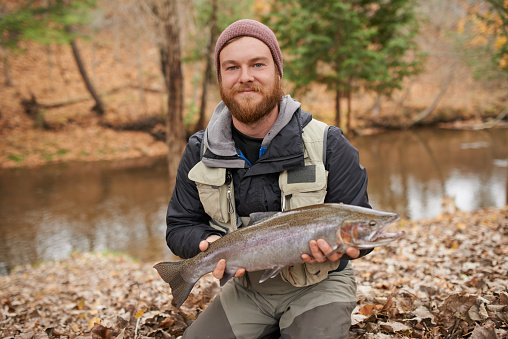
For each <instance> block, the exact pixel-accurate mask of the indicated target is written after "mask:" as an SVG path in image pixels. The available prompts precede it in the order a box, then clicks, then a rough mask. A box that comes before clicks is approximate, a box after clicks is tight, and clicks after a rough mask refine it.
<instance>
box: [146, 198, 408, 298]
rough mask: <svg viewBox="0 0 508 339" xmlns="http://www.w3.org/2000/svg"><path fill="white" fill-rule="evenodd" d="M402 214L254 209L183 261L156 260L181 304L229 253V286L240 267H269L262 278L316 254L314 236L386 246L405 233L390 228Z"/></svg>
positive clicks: (339, 248) (337, 207) (337, 208)
mask: <svg viewBox="0 0 508 339" xmlns="http://www.w3.org/2000/svg"><path fill="white" fill-rule="evenodd" d="M398 218H399V217H398V216H397V215H396V214H394V213H388V212H381V211H376V210H372V209H368V208H363V207H358V206H352V205H343V204H322V205H314V206H307V207H303V208H298V209H294V210H291V211H288V212H268V213H264V212H261V213H253V214H251V222H250V224H249V227H245V228H240V229H238V230H237V231H234V232H232V233H229V234H227V235H225V236H223V237H222V238H220V239H218V240H217V241H214V242H212V243H211V244H210V246H209V247H208V249H207V250H206V251H204V252H201V253H199V254H198V255H196V256H195V257H193V258H190V259H187V260H183V261H179V262H160V263H158V264H156V265H155V266H154V268H155V269H156V270H157V272H159V275H160V276H161V278H162V279H163V280H164V281H165V282H167V283H168V284H169V285H170V287H171V291H172V294H173V304H174V305H175V306H176V307H180V306H181V305H182V304H183V303H184V302H185V300H186V299H187V297H188V295H189V294H190V292H191V290H192V288H193V287H194V284H195V283H196V282H197V281H198V280H199V278H201V277H202V276H203V275H205V274H207V273H209V272H212V271H213V269H214V268H215V266H216V265H217V262H218V261H219V260H220V259H226V270H225V272H224V277H223V278H222V279H221V280H220V285H221V286H223V285H224V284H225V283H226V282H227V281H228V280H229V279H231V278H232V277H233V276H234V274H235V273H236V270H237V269H238V268H240V267H243V268H245V269H246V270H247V271H260V270H266V271H265V272H264V274H263V276H262V277H261V279H260V281H259V282H260V283H261V282H264V281H266V280H267V279H268V278H271V277H274V276H275V275H277V274H278V273H279V271H280V270H281V269H283V268H284V267H285V266H289V265H294V264H298V263H302V262H303V260H302V257H301V255H302V254H303V253H308V254H310V248H309V241H310V240H313V239H314V240H317V239H324V240H326V241H328V243H329V244H331V245H332V246H333V245H334V244H335V246H334V247H333V248H334V251H333V252H331V253H328V254H327V256H329V255H331V254H332V253H335V252H342V253H343V252H345V250H346V248H347V247H348V246H352V247H356V248H358V249H369V248H374V247H377V246H383V245H386V244H388V243H389V242H391V241H393V240H396V239H398V238H400V237H402V236H403V235H404V232H399V233H385V232H384V230H385V229H386V227H388V225H389V224H391V223H392V222H394V221H396V220H397V219H398Z"/></svg>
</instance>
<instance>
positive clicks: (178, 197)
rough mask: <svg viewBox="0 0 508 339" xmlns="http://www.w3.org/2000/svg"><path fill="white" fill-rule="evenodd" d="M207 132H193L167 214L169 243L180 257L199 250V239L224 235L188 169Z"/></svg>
mask: <svg viewBox="0 0 508 339" xmlns="http://www.w3.org/2000/svg"><path fill="white" fill-rule="evenodd" d="M202 136H203V133H202V132H201V133H199V132H198V133H197V134H195V135H193V136H192V137H191V138H190V140H189V143H188V144H187V147H186V148H185V151H184V153H183V156H182V159H181V160H180V164H179V166H178V171H177V175H176V183H175V188H174V190H173V195H172V196H171V200H170V202H169V206H168V210H167V214H166V225H167V228H166V243H167V244H168V247H169V249H170V250H171V251H172V252H173V253H174V254H176V255H177V256H179V257H180V258H183V259H187V258H191V257H193V256H195V255H196V254H198V253H199V252H200V251H199V242H200V241H201V240H205V239H206V238H207V237H208V236H210V235H212V234H217V235H223V234H221V233H220V232H219V231H218V230H216V229H214V228H213V227H211V226H210V225H209V221H210V217H209V216H208V215H207V214H206V213H205V210H204V208H203V205H202V204H201V201H200V200H199V193H198V190H197V187H196V184H195V183H194V182H193V181H191V180H189V178H188V173H189V171H190V170H191V169H192V168H193V167H194V165H195V164H197V163H198V162H199V161H200V147H201V142H202Z"/></svg>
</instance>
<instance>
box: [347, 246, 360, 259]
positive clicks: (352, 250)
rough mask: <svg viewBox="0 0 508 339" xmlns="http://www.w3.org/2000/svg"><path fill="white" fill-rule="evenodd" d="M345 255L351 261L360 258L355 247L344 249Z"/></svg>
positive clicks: (358, 251)
mask: <svg viewBox="0 0 508 339" xmlns="http://www.w3.org/2000/svg"><path fill="white" fill-rule="evenodd" d="M346 254H347V255H349V256H350V257H351V258H352V259H356V258H358V257H359V256H360V250H359V249H358V248H355V247H348V248H347V249H346Z"/></svg>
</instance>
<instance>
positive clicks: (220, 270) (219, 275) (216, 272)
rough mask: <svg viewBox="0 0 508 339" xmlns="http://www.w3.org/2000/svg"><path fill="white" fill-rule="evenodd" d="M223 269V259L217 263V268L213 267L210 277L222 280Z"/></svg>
mask: <svg viewBox="0 0 508 339" xmlns="http://www.w3.org/2000/svg"><path fill="white" fill-rule="evenodd" d="M225 269H226V260H225V259H221V260H219V262H218V263H217V266H215V269H214V270H213V272H212V275H213V276H214V277H215V278H216V279H222V277H223V276H224V270H225Z"/></svg>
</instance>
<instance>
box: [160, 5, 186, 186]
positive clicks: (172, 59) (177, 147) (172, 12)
mask: <svg viewBox="0 0 508 339" xmlns="http://www.w3.org/2000/svg"><path fill="white" fill-rule="evenodd" d="M158 14H159V17H160V19H161V22H162V26H163V37H164V38H163V42H162V43H161V65H162V73H163V74H164V80H165V83H166V88H167V90H168V114H167V119H166V130H167V138H166V139H167V145H168V169H169V174H170V179H172V178H173V173H175V172H176V169H177V168H178V164H179V162H180V157H181V155H182V151H183V148H184V145H185V143H184V138H185V128H184V126H183V117H182V115H183V108H184V96H183V88H184V83H183V73H182V60H181V48H180V34H179V32H180V26H179V22H178V12H177V4H176V0H165V1H163V2H162V4H161V6H160V8H158Z"/></svg>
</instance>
